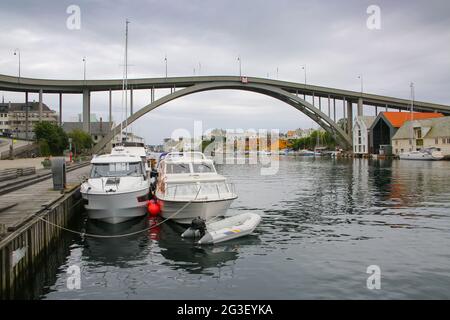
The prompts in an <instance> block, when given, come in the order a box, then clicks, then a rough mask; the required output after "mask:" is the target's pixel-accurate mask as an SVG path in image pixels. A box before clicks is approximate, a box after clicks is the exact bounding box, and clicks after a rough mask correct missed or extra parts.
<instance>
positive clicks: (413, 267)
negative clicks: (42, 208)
mask: <svg viewBox="0 0 450 320" xmlns="http://www.w3.org/2000/svg"><path fill="white" fill-rule="evenodd" d="M449 164H450V163H449V162H427V165H425V166H424V165H423V164H419V163H417V162H407V165H405V164H404V162H401V161H398V160H397V161H388V160H386V161H382V160H378V161H376V160H369V159H353V160H352V159H337V160H333V159H314V158H302V159H299V158H297V159H294V157H282V158H281V159H280V173H279V176H277V177H271V178H269V179H267V177H266V178H262V177H261V176H260V175H259V169H260V168H259V166H251V165H245V164H244V165H239V166H236V165H222V166H218V167H217V170H218V172H220V173H221V174H223V175H225V176H226V177H228V178H229V179H230V180H231V181H233V182H234V183H235V184H236V187H237V192H238V194H239V198H238V199H237V200H236V201H235V202H234V204H233V205H232V206H231V208H230V209H229V212H228V214H229V215H235V214H238V213H242V212H255V213H258V214H259V215H260V216H261V217H262V222H261V224H260V226H259V227H258V228H257V229H256V230H255V232H254V233H253V234H252V235H250V236H248V237H243V238H240V239H236V240H232V241H230V242H224V243H223V244H218V245H214V246H198V245H196V244H195V241H193V240H192V239H184V238H182V237H181V232H182V231H183V230H185V228H184V227H182V226H180V225H178V224H176V223H164V224H162V225H160V226H158V227H157V228H153V229H149V230H148V231H147V232H142V233H137V234H134V235H132V236H130V237H126V238H105V239H100V238H91V237H89V236H84V235H82V234H81V235H77V234H72V233H67V232H60V233H59V236H58V238H59V241H57V242H56V243H55V245H56V246H55V247H53V248H54V249H52V250H50V251H49V252H47V253H46V255H45V261H44V263H41V264H40V265H38V266H37V267H36V268H37V269H34V270H35V272H34V273H35V274H36V275H39V277H37V278H34V277H33V279H30V280H28V281H26V282H22V284H23V285H22V286H20V288H18V289H17V290H16V291H15V292H14V295H15V297H17V298H27V299H105V298H106V299H140V298H143V297H145V299H158V298H160V297H165V298H166V299H192V298H194V299H210V298H213V299H226V298H227V297H229V292H230V290H232V291H233V292H234V293H233V294H234V296H235V297H236V298H237V299H250V298H252V299H253V298H255V299H272V298H273V297H276V298H277V299H316V298H319V299H324V298H325V299H334V298H363V299H367V298H373V299H378V298H381V297H383V298H394V299H399V298H400V299H402V298H406V299H415V298H423V297H427V298H444V297H446V296H447V295H448V294H449V292H448V288H449V287H450V283H449V280H448V278H447V276H446V273H445V270H446V268H447V267H446V266H447V261H448V258H449V255H448V253H447V254H445V253H444V254H443V252H442V250H441V248H442V246H445V244H446V243H447V242H448V241H449V238H448V231H449V230H450V220H449V217H448V215H447V212H448V208H449V206H450V203H449V202H448V201H449V200H448V199H449V194H450V189H449V186H448V183H447V181H448V179H449V178H450V176H449V175H448V173H449V172H450V170H449ZM412 173H414V174H412ZM262 181H264V183H262ZM294 181H302V183H301V184H300V185H298V184H295V183H294ZM47 187H50V184H49V182H47ZM159 219H160V218H154V217H151V216H146V217H142V218H138V219H134V220H132V221H128V222H125V223H123V224H116V225H111V224H107V223H101V222H95V221H92V220H89V219H88V218H87V216H86V213H85V212H83V210H81V211H80V212H78V213H77V214H75V216H74V220H72V223H71V224H70V228H72V229H74V230H78V231H80V232H82V233H91V234H99V235H105V236H107V235H120V234H123V233H128V232H135V231H139V230H144V229H147V228H149V227H150V226H151V225H154V224H156V223H158V222H159V221H160V220H159ZM47 228H49V226H47ZM436 241H437V242H439V243H440V244H441V245H440V246H435V243H436ZM373 263H381V265H382V267H383V270H385V272H386V273H387V274H389V276H386V279H384V281H383V291H382V292H380V291H378V292H377V291H370V290H367V289H366V288H365V279H366V270H365V268H366V267H365V266H366V265H370V264H373ZM72 265H77V266H79V267H80V270H81V279H82V280H81V289H74V290H70V289H68V288H67V281H68V279H69V278H70V276H71V274H70V273H68V272H67V270H68V268H69V267H70V266H72ZM274 274H276V275H277V276H276V277H274V276H273V275H274ZM402 279H404V280H406V279H407V280H408V281H404V280H402ZM317 283H321V284H322V285H321V286H316V285H314V284H317ZM430 285H432V286H433V289H432V290H431V289H430ZM267 287H270V288H271V290H266V288H267ZM304 288H308V289H307V290H304ZM411 288H414V289H411ZM10 298H11V297H10Z"/></svg>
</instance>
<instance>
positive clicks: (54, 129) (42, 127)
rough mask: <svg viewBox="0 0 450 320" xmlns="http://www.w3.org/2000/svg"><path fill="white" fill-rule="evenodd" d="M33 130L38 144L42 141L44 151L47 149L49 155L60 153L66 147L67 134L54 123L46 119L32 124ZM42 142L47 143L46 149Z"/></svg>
mask: <svg viewBox="0 0 450 320" xmlns="http://www.w3.org/2000/svg"><path fill="white" fill-rule="evenodd" d="M34 132H35V134H36V140H37V141H38V143H39V145H41V143H42V144H43V145H42V146H43V148H44V152H47V150H49V153H50V155H54V156H59V155H62V153H63V151H64V149H66V148H67V145H68V140H67V134H66V133H65V132H64V131H63V129H62V128H61V127H60V126H58V125H57V124H56V123H52V122H48V121H41V122H38V123H36V125H35V126H34ZM44 142H45V143H47V147H48V149H46V148H47V147H46V146H45V144H44Z"/></svg>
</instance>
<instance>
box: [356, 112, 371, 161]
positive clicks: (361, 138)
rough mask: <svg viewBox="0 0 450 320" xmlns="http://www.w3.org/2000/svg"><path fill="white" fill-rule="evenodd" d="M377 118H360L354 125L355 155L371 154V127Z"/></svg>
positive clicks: (357, 118)
mask: <svg viewBox="0 0 450 320" xmlns="http://www.w3.org/2000/svg"><path fill="white" fill-rule="evenodd" d="M375 118H376V117H375V116H359V117H356V118H355V122H354V125H353V153H354V154H356V155H364V154H369V146H370V145H369V143H370V127H371V126H372V124H373V122H374V121H375Z"/></svg>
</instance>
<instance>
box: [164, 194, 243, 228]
mask: <svg viewBox="0 0 450 320" xmlns="http://www.w3.org/2000/svg"><path fill="white" fill-rule="evenodd" d="M234 199H236V198H229V199H221V200H214V201H195V202H191V203H189V202H186V201H170V200H163V199H158V203H159V205H160V207H161V216H162V217H163V218H165V219H171V220H173V221H175V222H177V223H180V224H190V223H191V222H192V219H194V218H197V217H200V218H202V219H205V220H206V221H209V220H211V219H212V218H215V217H221V216H224V215H225V213H226V212H227V210H228V208H229V207H230V205H231V203H232V202H233V201H234ZM188 203H189V204H188ZM184 206H185V208H184V209H183V207H184ZM179 210H181V211H180V212H179V213H178V214H176V215H175V216H174V214H175V213H176V212H178V211H179Z"/></svg>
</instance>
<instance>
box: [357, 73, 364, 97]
mask: <svg viewBox="0 0 450 320" xmlns="http://www.w3.org/2000/svg"><path fill="white" fill-rule="evenodd" d="M358 79H360V80H361V95H362V94H363V92H364V79H363V76H362V74H360V75H359V76H358Z"/></svg>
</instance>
